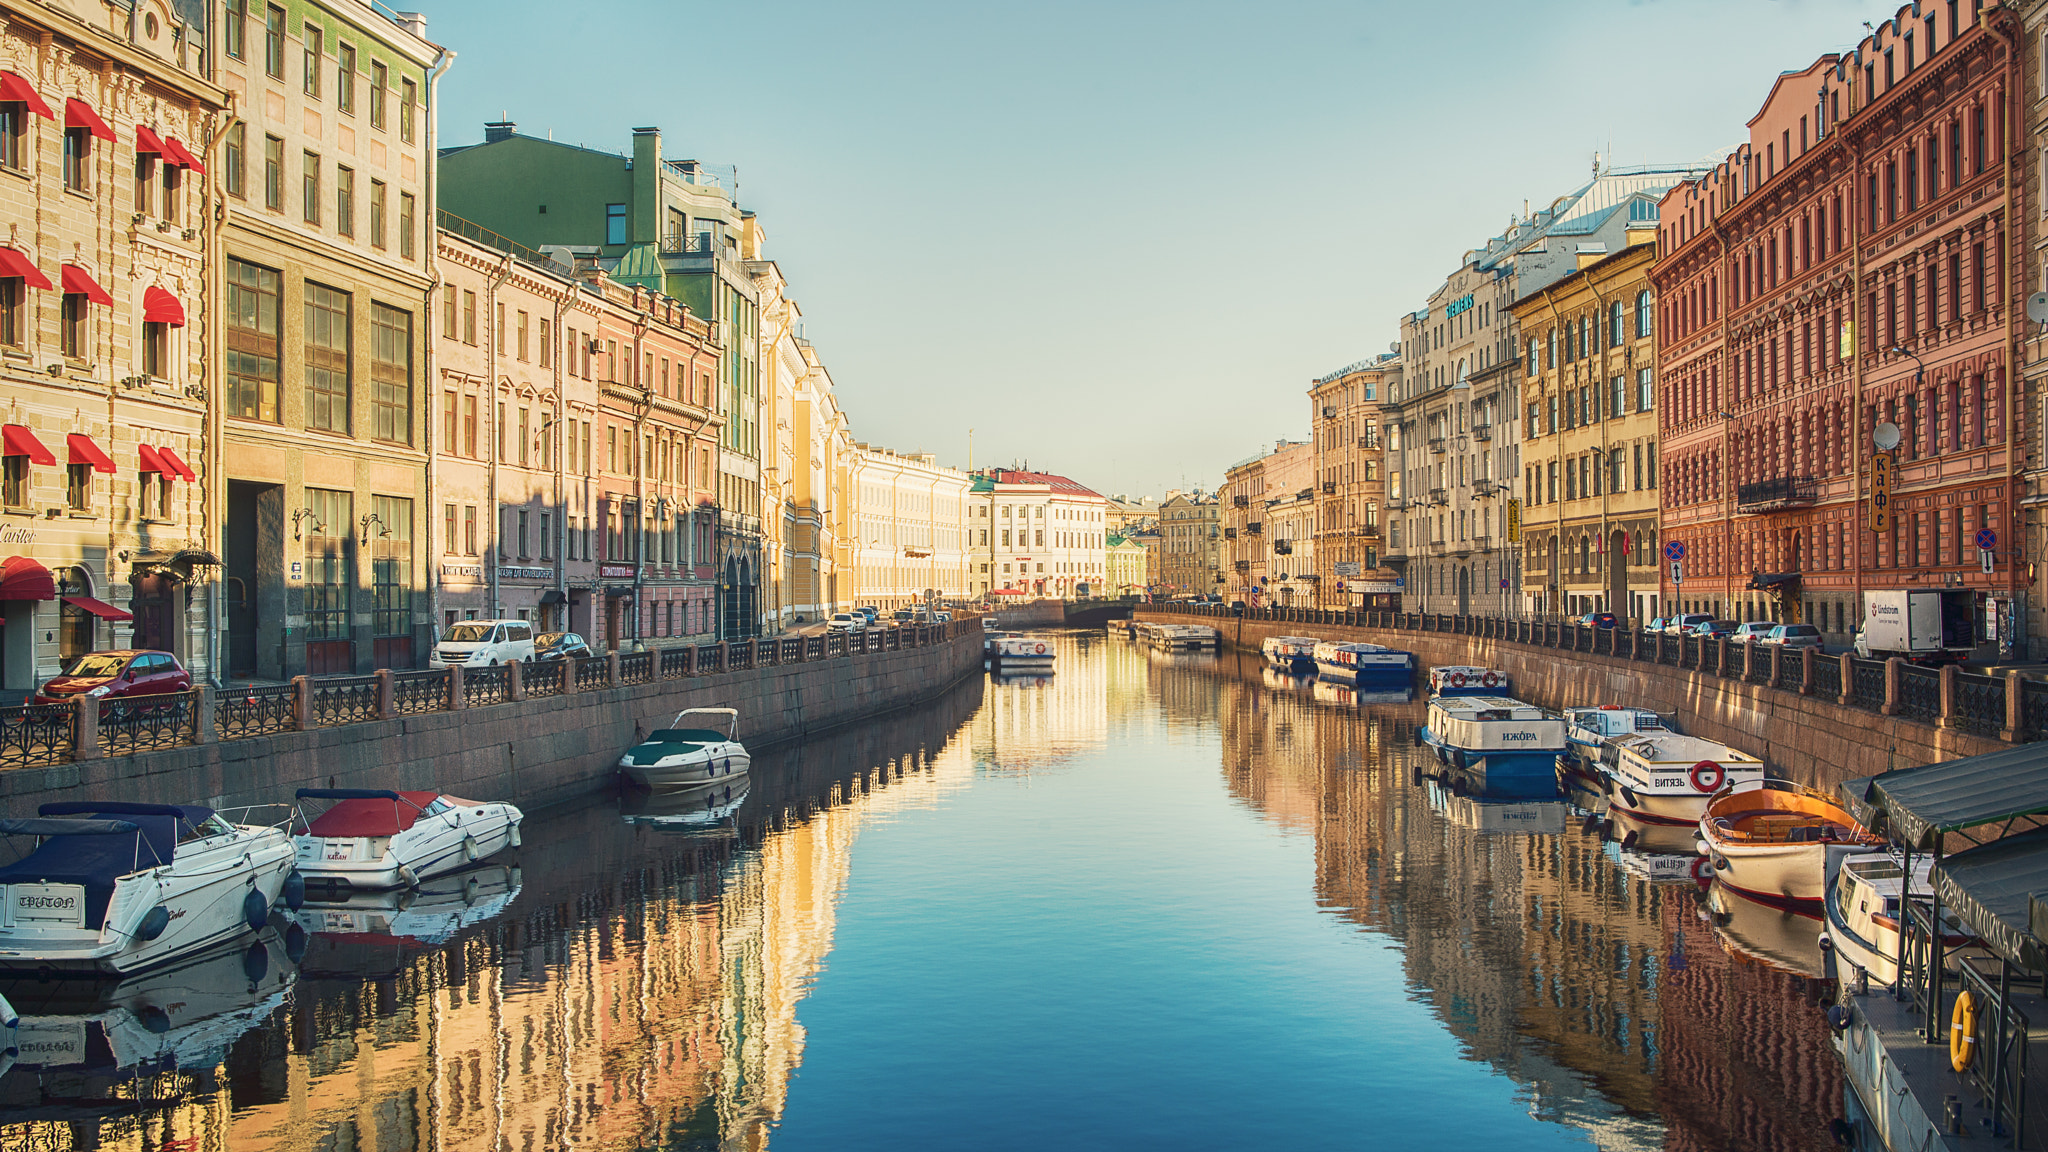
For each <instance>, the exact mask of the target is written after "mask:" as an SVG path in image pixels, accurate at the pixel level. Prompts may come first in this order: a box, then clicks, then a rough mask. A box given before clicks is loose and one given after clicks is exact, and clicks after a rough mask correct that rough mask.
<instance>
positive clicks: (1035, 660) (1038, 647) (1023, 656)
mask: <svg viewBox="0 0 2048 1152" xmlns="http://www.w3.org/2000/svg"><path fill="white" fill-rule="evenodd" d="M990 643H992V644H993V645H994V646H995V648H994V650H993V651H991V652H989V653H988V658H989V661H990V663H992V664H995V665H997V666H999V667H1006V668H1044V669H1050V668H1051V667H1052V662H1053V658H1054V657H1055V656H1057V655H1059V644H1058V643H1057V642H1055V641H1054V640H1053V639H1052V638H1051V637H1048V636H1043V635H1040V636H1027V635H1025V634H1024V633H1022V632H1006V633H1003V634H1001V635H999V636H997V637H995V638H994V639H993V640H991V641H990Z"/></svg>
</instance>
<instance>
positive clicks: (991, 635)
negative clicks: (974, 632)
mask: <svg viewBox="0 0 2048 1152" xmlns="http://www.w3.org/2000/svg"><path fill="white" fill-rule="evenodd" d="M993 619H995V617H993V616H984V617H982V619H981V622H982V623H983V624H987V623H988V622H989V621H991V620H993ZM1023 635H1024V634H1023V633H1022V632H1004V631H1002V630H1000V629H996V628H985V629H983V630H982V633H981V655H982V658H983V659H985V660H993V659H995V656H996V652H997V651H998V650H999V649H1000V648H1001V646H1002V642H1003V641H1005V640H1016V639H1019V638H1021V637H1022V636H1023Z"/></svg>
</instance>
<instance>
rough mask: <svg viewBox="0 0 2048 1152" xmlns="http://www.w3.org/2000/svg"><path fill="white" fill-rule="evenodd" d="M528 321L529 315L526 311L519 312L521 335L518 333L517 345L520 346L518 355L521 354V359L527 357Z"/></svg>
mask: <svg viewBox="0 0 2048 1152" xmlns="http://www.w3.org/2000/svg"><path fill="white" fill-rule="evenodd" d="M526 323H527V316H526V313H524V312H521V313H520V314H519V335H518V345H517V347H518V350H519V351H518V355H519V358H520V359H521V360H524V359H526Z"/></svg>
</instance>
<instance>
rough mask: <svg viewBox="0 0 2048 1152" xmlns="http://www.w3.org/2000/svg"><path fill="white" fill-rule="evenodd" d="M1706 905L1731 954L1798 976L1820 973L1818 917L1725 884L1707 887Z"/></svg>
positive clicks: (1722, 942)
mask: <svg viewBox="0 0 2048 1152" xmlns="http://www.w3.org/2000/svg"><path fill="white" fill-rule="evenodd" d="M1706 908H1707V910H1708V912H1709V914H1710V918H1711V919H1712V920H1713V923H1714V932H1715V934H1716V935H1718V936H1720V938H1721V946H1722V947H1723V948H1725V949H1727V950H1728V952H1729V954H1730V955H1733V956H1738V957H1742V958H1745V959H1749V960H1754V961H1756V962H1757V963H1760V964H1763V965H1765V966H1766V967H1770V968H1776V969H1778V970H1779V971H1781V972H1790V973H1793V974H1795V975H1799V976H1812V977H1819V976H1820V975H1821V954H1820V925H1821V922H1820V920H1819V918H1818V917H1816V916H1813V915H1812V914H1810V913H1804V912H1796V911H1793V910H1792V909H1791V908H1788V907H1781V906H1778V905H1773V904H1759V903H1757V902H1756V901H1754V900H1751V899H1749V898H1747V897H1745V896H1743V895H1742V893H1740V892H1736V891H1734V890H1732V889H1730V888H1729V887H1728V886H1727V885H1726V884H1715V885H1714V886H1713V887H1711V888H1709V889H1707V893H1706Z"/></svg>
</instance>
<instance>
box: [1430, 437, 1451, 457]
mask: <svg viewBox="0 0 2048 1152" xmlns="http://www.w3.org/2000/svg"><path fill="white" fill-rule="evenodd" d="M1449 447H1450V441H1449V440H1447V439H1445V438H1444V437H1442V436H1432V437H1430V438H1429V450H1430V451H1431V452H1435V453H1438V454H1441V453H1442V452H1443V451H1444V450H1445V449H1446V448H1449Z"/></svg>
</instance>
